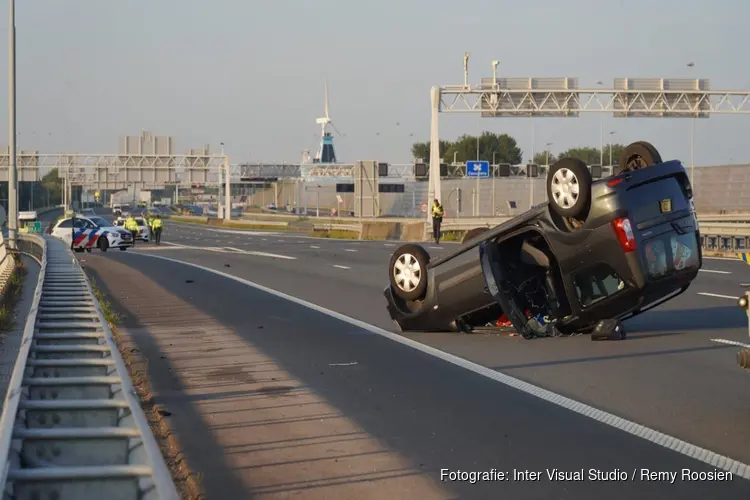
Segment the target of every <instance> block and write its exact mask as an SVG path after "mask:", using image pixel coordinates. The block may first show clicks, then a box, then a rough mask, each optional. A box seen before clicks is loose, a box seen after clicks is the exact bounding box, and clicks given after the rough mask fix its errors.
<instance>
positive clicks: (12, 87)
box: [8, 0, 18, 250]
mask: <svg viewBox="0 0 750 500" xmlns="http://www.w3.org/2000/svg"><path fill="white" fill-rule="evenodd" d="M9 4H10V6H9V11H8V246H9V247H10V248H11V249H13V250H15V249H16V248H17V244H16V242H17V238H18V170H17V164H16V163H17V161H18V158H17V157H16V2H15V0H9Z"/></svg>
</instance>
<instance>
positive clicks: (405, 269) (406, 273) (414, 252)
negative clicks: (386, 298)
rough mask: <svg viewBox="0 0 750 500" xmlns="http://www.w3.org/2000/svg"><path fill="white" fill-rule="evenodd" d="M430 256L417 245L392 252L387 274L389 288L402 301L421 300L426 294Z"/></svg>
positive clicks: (405, 246) (401, 247) (406, 246)
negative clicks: (389, 283)
mask: <svg viewBox="0 0 750 500" xmlns="http://www.w3.org/2000/svg"><path fill="white" fill-rule="evenodd" d="M429 262H430V254H428V253H427V250H425V249H424V248H422V247H421V246H419V245H402V246H400V247H399V248H397V249H396V251H395V252H393V255H392V256H391V261H390V265H389V266H388V271H389V272H388V274H389V276H390V282H391V288H392V289H393V293H395V294H396V295H397V296H398V297H399V298H401V299H404V300H420V299H423V298H424V296H425V293H426V292H427V264H428V263H429Z"/></svg>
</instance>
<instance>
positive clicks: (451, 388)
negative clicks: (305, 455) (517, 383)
mask: <svg viewBox="0 0 750 500" xmlns="http://www.w3.org/2000/svg"><path fill="white" fill-rule="evenodd" d="M448 245H450V244H444V245H441V246H442V247H444V248H445V247H447V246H448ZM395 246H396V244H394V243H386V242H371V241H368V242H359V241H343V240H326V239H314V238H309V237H305V236H300V235H295V234H290V233H285V232H272V231H269V232H263V231H238V230H225V229H219V228H208V227H203V226H197V225H190V224H179V223H167V224H166V227H165V232H164V234H163V244H162V245H161V246H160V247H155V246H154V245H139V246H138V247H136V249H134V250H129V251H128V252H114V253H113V252H109V253H107V254H99V253H92V254H87V255H86V256H85V257H84V258H85V259H87V261H88V266H89V267H91V268H94V269H95V272H96V273H97V274H99V276H100V279H101V280H102V281H103V283H104V285H105V286H106V287H108V288H109V289H110V293H111V294H113V296H114V298H115V300H116V301H119V302H122V304H121V305H122V307H126V308H127V307H128V306H127V304H128V301H132V300H134V299H133V298H132V295H137V293H138V292H137V290H135V291H133V290H131V291H130V292H128V293H125V292H124V291H120V292H119V295H118V287H120V288H121V286H120V285H119V284H118V283H121V282H122V279H121V278H119V277H117V276H115V275H114V274H112V276H110V275H109V273H115V270H116V269H118V268H127V269H131V270H132V272H138V273H142V275H143V278H142V279H143V280H144V282H150V283H152V284H153V285H154V287H156V288H158V290H160V291H161V292H159V293H162V294H163V295H164V297H172V298H173V299H174V300H177V299H180V300H181V301H182V302H181V303H185V304H190V305H191V307H194V308H197V309H199V310H200V312H201V314H203V315H204V316H206V317H207V318H211V319H212V321H215V322H216V323H217V325H220V327H221V328H222V331H223V332H224V333H223V334H222V335H223V336H225V337H226V340H230V339H231V342H234V344H232V345H234V346H235V347H234V349H237V352H236V353H235V354H236V355H238V356H239V355H240V350H241V349H242V348H247V347H248V346H252V347H253V349H256V350H257V351H258V352H262V353H263V354H264V356H266V357H267V358H268V359H269V360H272V361H273V362H274V363H276V364H277V365H279V366H280V367H282V368H283V370H284V373H285V377H287V378H288V379H290V380H294V381H295V383H296V384H300V386H303V387H305V388H307V389H309V390H310V391H312V392H313V393H314V394H315V395H316V396H317V397H318V398H322V399H323V400H324V401H325V403H326V404H327V405H328V407H329V410H330V411H335V412H336V414H337V415H340V416H341V417H340V418H345V419H347V421H349V422H350V423H351V424H352V425H355V426H356V427H357V428H358V429H359V431H358V432H363V433H365V434H366V436H367V437H368V439H371V440H372V439H374V440H376V441H377V442H378V443H380V446H382V447H385V448H387V450H389V453H390V455H389V456H390V457H394V456H395V457H398V460H396V459H395V458H392V459H389V460H391V461H393V460H396V461H397V462H398V463H399V464H400V465H399V467H401V468H402V469H404V470H406V469H408V470H409V471H410V472H409V473H408V474H407V476H404V477H410V478H412V479H403V478H401V479H399V480H398V481H397V480H396V479H394V478H392V477H390V476H389V477H390V478H383V479H378V480H377V481H380V482H382V483H383V484H386V485H388V484H389V485H390V488H391V489H388V488H387V487H386V489H385V490H378V491H380V493H381V494H382V493H383V492H385V491H387V492H388V495H387V496H390V497H393V498H417V497H420V498H490V497H497V496H499V495H503V496H504V495H508V497H510V498H585V499H588V498H591V499H593V498H601V497H602V496H603V495H606V496H607V497H611V498H666V497H667V496H669V497H672V498H705V497H710V498H729V496H730V495H739V496H747V494H748V493H750V483H749V482H747V481H745V480H744V479H739V478H737V477H735V478H734V480H733V481H729V482H721V483H719V482H710V481H698V482H685V481H680V480H679V472H680V470H681V469H682V468H689V469H692V470H696V471H697V470H710V469H711V467H710V466H708V465H706V464H703V463H701V462H698V461H695V460H693V459H690V458H688V457H686V456H685V455H684V454H680V453H677V452H674V451H670V450H668V449H666V448H663V447H660V446H657V445H655V444H653V443H650V442H649V441H648V440H646V439H643V438H640V437H636V436H634V435H632V434H629V433H627V432H623V431H622V430H617V429H614V428H612V427H611V426H608V425H605V424H602V423H599V422H596V421H594V420H592V419H590V418H586V417H584V416H581V415H577V414H575V413H573V412H571V411H569V410H566V409H563V408H560V407H559V406H557V405H554V404H551V403H549V402H545V401H542V400H540V399H537V398H535V397H533V396H531V395H529V394H526V393H524V392H522V391H519V390H516V389H513V388H511V387H508V386H507V385H504V384H502V383H498V382H496V381H493V380H490V379H488V378H487V377H486V376H480V375H478V374H477V373H475V372H472V371H470V370H467V369H464V368H462V367H459V366H456V365H455V364H450V363H448V362H446V361H444V360H443V359H438V358H437V357H436V356H434V355H430V354H429V353H425V352H424V350H422V351H420V350H417V349H413V348H411V347H409V346H405V345H401V344H399V343H397V342H392V341H390V340H388V339H387V338H384V337H383V336H382V335H375V334H373V331H371V330H372V329H368V328H365V327H362V326H358V325H355V324H352V323H351V322H346V321H342V320H341V319H340V318H335V317H332V316H331V314H327V313H321V312H315V311H311V310H310V309H309V308H306V307H303V306H301V305H299V304H298V303H295V302H292V301H290V300H287V299H285V298H281V297H277V296H273V295H270V294H269V293H267V292H265V291H262V290H258V289H255V288H252V287H250V286H247V285H246V284H243V283H238V282H237V281H234V280H231V279H228V278H226V277H222V276H218V275H216V274H212V273H210V272H207V271H204V270H199V269H196V268H193V267H189V266H187V265H185V264H181V263H179V262H172V261H166V260H163V259H160V258H156V257H165V258H169V259H174V260H177V261H180V262H183V263H193V264H198V265H200V266H204V267H206V268H210V269H214V270H216V271H218V272H221V273H225V274H228V275H232V276H235V277H238V278H242V279H245V280H249V281H251V282H253V283H256V284H259V285H262V286H265V287H268V288H270V289H273V290H276V291H279V292H283V293H285V294H288V295H290V296H292V297H296V298H299V299H302V300H305V301H309V302H311V303H313V304H317V305H319V306H322V307H324V308H327V309H330V310H332V311H335V312H338V313H341V314H344V315H346V316H348V317H351V318H355V319H357V320H360V321H363V322H365V323H367V324H369V325H373V326H374V327H377V328H382V329H386V330H392V325H391V322H390V319H389V318H388V316H387V313H386V311H385V307H384V304H385V300H384V298H383V295H382V290H383V288H384V287H385V285H386V283H387V274H386V273H387V263H388V259H389V257H390V253H391V252H392V251H393V249H394V248H395ZM426 246H427V248H428V250H429V251H430V252H431V253H438V252H440V251H441V248H438V247H436V246H435V245H426ZM149 256H152V257H149ZM125 275H126V276H127V273H126V274H125ZM744 282H750V269H749V268H748V267H747V266H746V265H745V264H743V263H741V262H737V261H727V260H717V259H707V260H706V261H705V263H704V271H703V272H702V273H701V275H700V277H699V278H698V279H697V280H696V281H695V282H694V283H693V285H692V286H691V288H690V289H689V290H688V291H687V292H686V293H685V294H683V295H682V296H680V297H678V298H677V299H675V300H673V301H671V302H669V303H668V304H666V305H663V306H661V307H659V308H658V309H656V310H654V311H650V312H648V313H646V314H644V315H642V316H640V317H638V318H634V319H633V320H631V321H629V322H628V323H627V324H626V328H627V330H628V339H627V340H626V341H623V342H591V341H590V339H589V338H588V337H586V336H582V337H567V338H556V339H538V340H533V341H528V340H523V339H520V338H518V337H510V336H506V335H485V334H469V335H460V334H409V335H406V336H408V337H409V338H410V339H412V340H415V341H417V342H419V343H420V345H426V346H430V347H434V348H436V349H438V350H439V351H442V352H446V353H450V354H454V355H456V356H459V357H461V358H464V359H466V360H469V361H472V362H474V363H477V364H478V365H482V366H484V367H487V368H489V369H491V370H495V371H496V372H500V373H502V374H507V375H511V376H513V377H515V378H517V379H520V380H521V381H526V382H529V383H531V384H534V385H536V386H539V387H542V388H544V389H547V390H549V391H553V392H554V393H555V394H557V395H559V396H560V397H567V398H571V399H573V400H575V401H579V402H582V403H584V404H587V405H591V406H592V407H595V408H598V409H600V410H603V411H606V412H609V413H611V414H613V415H615V416H617V417H621V418H623V419H626V420H629V421H633V422H635V423H638V424H641V425H644V426H647V427H649V428H652V429H655V430H657V431H660V432H663V433H666V434H668V435H670V436H673V437H675V438H678V439H681V440H685V441H687V442H689V443H691V444H694V445H697V446H699V447H703V448H705V449H707V450H710V451H712V452H715V453H718V454H720V455H725V456H727V457H730V458H732V459H734V460H737V461H739V462H742V463H745V464H747V463H750V447H748V446H747V443H748V442H750V428H749V427H748V426H747V421H748V418H750V399H749V398H747V397H746V395H747V390H748V383H750V380H749V379H748V375H747V374H746V373H743V372H742V370H741V369H740V368H739V367H737V366H736V363H735V353H736V351H737V348H736V347H732V346H725V345H718V344H715V343H713V342H711V339H713V338H721V339H726V340H735V341H745V342H747V341H748V324H747V318H746V317H745V315H744V313H743V312H742V311H741V310H740V309H738V308H737V307H736V305H735V298H736V297H737V296H738V295H740V294H741V293H742V289H741V287H740V284H741V283H744ZM156 288H155V290H156ZM154 294H157V292H156V291H154ZM164 300H167V299H164ZM139 307H146V306H145V305H141V306H139ZM133 313H134V314H135V315H136V316H137V315H138V310H135V311H134V312H133ZM377 328H376V329H377ZM151 335H156V333H152V334H151ZM170 338H174V337H170ZM222 338H224V337H222ZM169 345H170V346H171V345H172V344H171V343H170V344H169ZM238 346H241V347H238ZM170 348H171V347H170ZM256 354H257V353H256ZM157 359H159V358H157ZM217 361H218V360H217ZM173 368H174V371H175V372H180V370H183V372H182V373H183V375H182V376H185V377H187V375H184V373H187V372H184V370H189V368H179V367H178V368H179V369H178V368H175V367H172V368H170V373H173V372H172V371H171V370H172V369H173ZM326 375H328V376H326ZM172 376H176V375H172ZM193 376H194V375H193ZM172 391H174V388H173V389H172ZM170 394H172V392H170ZM175 397H176V396H175ZM292 403H293V402H292ZM181 404H182V405H183V407H184V405H185V404H186V403H185V401H184V400H182V402H181ZM194 404H195V405H198V404H199V403H197V402H196V403H194ZM331 408H333V409H334V410H331ZM186 411H187V410H186ZM195 411H197V410H195ZM174 418H177V417H174ZM204 418H208V417H205V416H204ZM209 420H210V419H209ZM191 421H192V422H195V421H197V420H191ZM235 424H236V425H237V426H238V427H237V428H238V429H239V428H242V426H243V424H247V422H244V423H243V422H241V421H238V422H235ZM205 425H206V426H207V428H202V429H196V430H195V433H194V435H193V436H192V437H191V439H193V440H195V441H196V442H199V441H200V439H199V438H200V436H203V437H204V441H205V442H203V446H204V447H208V446H209V442H210V441H211V439H214V438H215V436H216V431H215V430H213V429H211V428H210V425H208V424H205ZM252 429H253V427H252V425H250V424H247V429H246V430H244V431H243V432H244V433H249V435H248V436H246V437H247V439H250V440H252V432H253V430H252ZM178 433H179V429H178ZM212 436H213V437H212ZM218 441H220V440H218ZM218 441H217V442H214V443H211V444H210V446H211V447H216V446H221V445H220V443H218ZM200 446H201V445H200V444H194V447H195V450H197V451H194V452H193V454H194V455H197V458H196V460H197V461H198V462H200V461H201V457H200V455H201V453H200V451H199V450H200V449H201V447H200ZM206 449H207V448H206ZM221 449H222V450H223V451H224V452H226V446H225V447H224V448H221ZM247 453H250V451H247ZM188 455H190V451H189V450H188ZM206 456H207V457H208V456H210V453H207V454H206ZM217 456H219V455H217ZM351 460H353V459H351V458H344V457H342V458H340V459H339V462H341V464H351ZM358 460H359V459H358ZM386 462H388V460H385V461H384V462H378V460H377V459H376V458H372V462H371V463H370V466H371V467H372V468H373V469H375V470H378V469H379V468H382V467H381V466H385V463H386ZM388 463H389V464H390V463H391V462H388ZM393 463H395V462H393ZM346 467H347V465H338V466H336V465H333V466H332V468H333V469H334V470H329V469H325V470H323V469H321V471H320V474H323V475H324V476H325V475H327V474H328V475H332V476H331V477H333V476H335V474H334V472H335V469H337V468H340V469H341V470H340V471H339V472H343V471H344V470H345V469H346ZM198 468H199V469H201V467H198ZM206 468H210V465H209V464H208V463H204V464H203V465H202V469H201V470H205V469H206ZM303 468H304V467H303ZM385 468H386V469H387V468H388V467H385ZM445 468H447V469H450V470H457V469H461V470H464V471H486V470H490V469H492V468H495V469H498V470H500V471H509V472H510V471H512V470H513V469H519V470H520V469H528V470H533V471H543V476H542V477H541V478H540V479H539V480H537V481H527V482H519V481H517V480H511V481H491V482H488V481H484V482H481V483H477V484H470V483H468V482H450V481H441V477H440V469H445ZM548 468H549V469H553V468H557V469H560V470H564V471H574V470H578V469H582V468H583V469H586V470H587V471H588V469H590V468H597V469H600V470H607V471H611V470H615V469H619V470H623V471H628V473H632V472H633V471H634V470H636V469H637V470H638V471H639V470H640V469H650V470H652V471H656V472H678V480H677V481H676V482H675V483H674V484H670V482H668V481H643V480H632V479H628V480H624V481H619V484H617V485H613V484H609V483H601V482H592V481H588V480H587V481H568V482H557V481H549V480H547V479H546V476H545V475H544V470H545V469H548ZM261 469H262V468H261ZM394 470H395V469H394ZM399 470H401V469H399ZM211 471H212V473H211V476H212V477H213V478H214V480H213V481H209V482H210V483H211V485H212V488H213V489H212V490H211V491H212V492H213V493H214V494H215V495H218V494H219V493H221V494H222V495H224V494H227V495H230V496H232V495H233V494H237V492H239V491H241V489H242V488H245V489H246V490H249V491H251V492H253V491H254V492H255V493H256V494H261V493H266V494H271V493H273V492H274V491H276V490H274V489H273V488H271V489H268V488H267V487H266V486H263V485H262V484H261V483H263V481H266V480H269V475H268V474H263V473H260V472H258V474H257V475H255V476H253V475H252V474H250V476H247V475H246V474H245V471H244V469H242V468H241V467H240V468H237V467H236V466H235V465H232V466H231V467H229V466H228V467H226V468H224V469H221V468H218V469H217V468H216V467H213V468H211ZM399 474H400V473H399ZM404 474H406V473H405V472H404ZM230 476H231V477H230ZM235 476H236V477H235ZM637 476H638V477H639V476H640V473H638V474H637ZM238 477H240V478H241V479H237V478H238ZM399 477H401V476H399ZM417 478H420V479H417ZM286 479H288V480H289V481H292V478H286ZM299 480H300V481H302V482H303V483H304V482H305V481H304V480H303V479H299ZM362 480H363V481H366V482H367V481H370V482H371V481H376V479H373V478H370V479H362ZM233 481H234V482H233ZM342 481H344V480H342ZM353 481H354V479H352V478H349V479H347V480H345V481H344V482H345V483H346V484H348V485H349V486H347V487H350V488H354V486H352V484H353V483H352V482H353ZM235 483H236V484H235ZM233 484H235V489H236V491H235V490H232V489H231V487H232V485H233ZM264 484H265V483H264ZM300 484H301V483H300ZM305 484H306V485H308V486H309V484H308V483H305ZM326 484H328V483H326ZM326 487H328V488H330V484H328V486H326ZM326 487H323V486H319V487H318V488H319V489H320V488H322V489H323V490H325V488H326ZM222 488H223V489H222ZM264 488H265V489H264ZM291 488H292V489H291V490H290V489H283V488H282V489H283V490H284V491H287V492H289V491H292V490H294V488H295V487H291ZM299 488H302V486H299ZM305 488H307V486H305ZM209 489H210V488H209ZM277 489H278V488H277ZM300 491H301V490H300ZM346 491H349V493H351V491H354V490H346ZM277 493H279V492H277ZM298 493H299V492H298ZM330 493H331V492H330V491H329V494H330ZM339 494H342V493H341V490H339ZM358 494H359V496H358V497H361V498H382V496H378V495H375V493H374V492H373V493H372V494H373V495H375V496H371V495H370V494H368V493H367V492H366V491H364V490H363V491H359V493H358ZM346 497H347V495H346V494H344V496H341V498H346ZM209 498H216V496H211V495H209ZM305 498H308V496H305ZM326 498H328V497H326Z"/></svg>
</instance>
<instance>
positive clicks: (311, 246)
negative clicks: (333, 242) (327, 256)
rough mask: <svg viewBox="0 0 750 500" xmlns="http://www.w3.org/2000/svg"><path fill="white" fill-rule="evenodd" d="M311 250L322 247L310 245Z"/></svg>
mask: <svg viewBox="0 0 750 500" xmlns="http://www.w3.org/2000/svg"><path fill="white" fill-rule="evenodd" d="M310 248H320V247H319V246H316V245H310Z"/></svg>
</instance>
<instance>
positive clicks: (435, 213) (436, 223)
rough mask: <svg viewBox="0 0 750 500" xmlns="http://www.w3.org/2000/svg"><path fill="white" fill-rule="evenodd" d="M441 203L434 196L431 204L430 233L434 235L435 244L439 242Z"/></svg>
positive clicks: (441, 216) (441, 217)
mask: <svg viewBox="0 0 750 500" xmlns="http://www.w3.org/2000/svg"><path fill="white" fill-rule="evenodd" d="M443 212H444V211H443V205H441V204H440V202H439V201H438V200H437V198H435V202H434V203H433V205H432V235H433V236H434V237H435V244H440V225H441V224H442V223H443Z"/></svg>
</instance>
